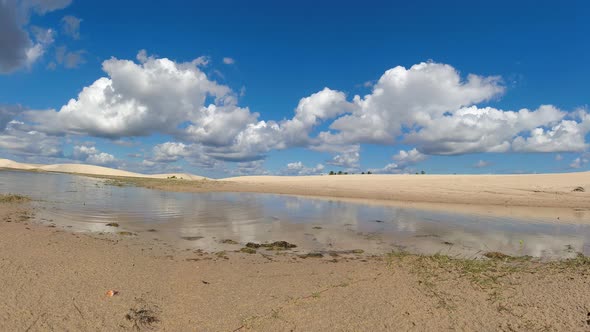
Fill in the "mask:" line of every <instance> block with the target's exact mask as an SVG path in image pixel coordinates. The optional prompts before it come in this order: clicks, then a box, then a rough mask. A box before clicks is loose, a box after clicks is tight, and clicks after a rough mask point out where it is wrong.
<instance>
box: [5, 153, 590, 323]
mask: <svg viewBox="0 0 590 332" xmlns="http://www.w3.org/2000/svg"><path fill="white" fill-rule="evenodd" d="M0 166H2V167H4V168H11V169H21V170H27V171H36V172H39V171H41V172H67V173H79V174H87V175H92V176H97V177H106V178H109V179H115V180H114V181H115V183H113V184H114V185H116V184H117V181H121V182H123V183H132V184H135V185H139V186H144V187H148V188H154V189H160V190H171V191H189V192H192V191H194V192H203V191H236V192H240V191H247V192H268V193H281V194H296V195H313V196H325V197H337V198H343V199H344V198H361V199H366V200H372V201H373V200H376V199H378V200H384V201H392V202H393V201H401V202H407V203H416V204H421V203H424V204H435V203H436V204H441V205H442V206H452V205H451V204H449V203H460V204H463V205H465V206H471V207H474V208H477V207H478V206H480V205H482V204H483V203H485V204H486V206H494V205H496V206H498V207H499V206H514V207H517V206H519V207H523V208H527V209H530V210H534V209H535V207H541V206H544V207H545V208H551V207H554V208H556V209H565V208H569V210H572V209H571V208H575V209H587V208H590V199H588V198H589V197H588V192H586V191H581V190H580V191H575V190H574V189H575V188H578V187H582V188H590V173H588V172H586V173H571V174H541V175H494V176H492V175H489V176H484V175H481V176H480V175H341V176H313V177H240V178H230V179H223V180H211V179H204V178H199V177H195V178H192V179H188V175H184V176H187V178H186V179H182V180H181V179H174V180H173V179H168V177H169V176H171V175H168V176H164V175H159V176H144V175H141V174H139V175H136V174H131V175H130V174H127V173H119V172H122V171H118V170H113V171H109V169H106V168H96V167H94V166H84V165H81V166H80V167H77V166H75V165H67V166H43V165H32V167H30V168H26V167H24V166H22V164H21V165H19V164H15V163H8V162H6V161H4V162H3V163H2V164H0ZM181 176H182V175H180V174H178V175H177V178H178V177H181ZM2 197H3V200H0V266H1V268H2V271H3V273H2V274H0V285H1V286H0V290H1V291H2V294H3V296H2V298H1V300H0V313H1V314H0V330H3V331H46V330H84V331H104V330H110V331H125V330H135V331H138V330H139V331H151V330H153V331H322V330H324V331H325V330H339V331H359V330H364V331H367V330H372V331H391V330H404V331H405V330H410V331H412V330H414V331H425V330H431V331H432V330H443V329H452V330H468V331H476V330H477V331H482V330H484V331H487V330H500V331H532V330H547V331H587V330H588V328H590V291H589V290H588V284H589V282H590V263H589V262H590V261H589V260H588V258H586V257H583V256H578V257H577V258H574V259H568V260H563V261H555V262H541V261H538V260H536V259H532V258H528V257H506V256H503V255H500V254H495V253H490V254H489V258H483V259H466V258H456V257H448V256H445V255H439V254H437V255H431V256H421V255H414V254H409V253H405V252H401V251H396V252H391V253H383V254H380V255H368V254H364V253H345V254H334V255H323V257H305V256H301V255H296V254H294V253H290V252H289V250H281V251H267V250H265V249H263V248H260V249H258V250H255V253H247V252H241V251H239V250H237V252H234V251H223V252H202V251H200V250H186V249H185V250H183V249H179V248H176V247H174V246H171V245H170V244H166V243H164V242H160V241H156V240H152V239H150V236H149V233H146V234H142V236H128V234H125V232H122V233H121V234H117V233H109V234H106V233H105V234H102V233H75V232H71V231H68V230H67V229H64V228H60V227H55V226H54V225H52V224H47V223H37V222H34V221H33V220H34V219H32V217H33V216H34V215H35V213H36V211H35V208H33V207H32V205H31V204H30V203H28V202H27V201H26V200H24V201H19V200H12V199H6V197H7V196H2ZM380 202H383V201H380ZM572 211H576V210H572ZM490 213H493V212H490ZM276 240H277V241H280V240H282V239H276ZM240 245H241V246H244V245H245V244H244V243H241V244H240ZM247 251H250V250H247ZM109 290H112V291H114V293H115V295H114V296H108V295H107V292H108V291H109Z"/></svg>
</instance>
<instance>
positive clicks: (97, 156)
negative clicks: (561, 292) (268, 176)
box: [0, 0, 590, 177]
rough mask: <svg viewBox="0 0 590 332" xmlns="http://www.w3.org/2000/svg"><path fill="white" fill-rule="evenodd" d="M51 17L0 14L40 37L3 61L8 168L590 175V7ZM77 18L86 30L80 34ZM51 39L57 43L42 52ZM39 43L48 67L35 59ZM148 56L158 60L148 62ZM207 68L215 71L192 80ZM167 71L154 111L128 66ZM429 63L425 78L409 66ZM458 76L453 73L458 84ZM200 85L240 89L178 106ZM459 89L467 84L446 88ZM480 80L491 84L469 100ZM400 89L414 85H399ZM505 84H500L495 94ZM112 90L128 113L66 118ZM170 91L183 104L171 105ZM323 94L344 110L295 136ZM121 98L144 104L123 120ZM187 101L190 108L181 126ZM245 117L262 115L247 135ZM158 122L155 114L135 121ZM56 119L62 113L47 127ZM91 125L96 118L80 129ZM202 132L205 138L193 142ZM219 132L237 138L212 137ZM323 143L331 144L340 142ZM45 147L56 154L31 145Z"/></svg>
mask: <svg viewBox="0 0 590 332" xmlns="http://www.w3.org/2000/svg"><path fill="white" fill-rule="evenodd" d="M42 3H43V5H42V6H40V7H30V6H28V7H27V5H26V4H25V3H23V2H20V1H5V3H4V5H2V6H3V7H0V9H1V10H3V11H4V14H2V15H8V16H12V17H13V18H14V21H15V22H14V24H13V27H16V28H14V29H12V30H15V31H16V32H14V33H15V34H18V33H19V32H22V33H21V34H20V36H21V37H22V35H23V33H24V34H25V35H26V36H27V38H25V39H23V40H24V42H23V43H21V44H19V45H17V44H13V45H9V44H6V45H4V44H3V45H1V46H2V47H3V48H6V49H7V50H14V51H15V52H14V53H15V54H17V53H18V51H20V52H21V53H20V54H21V55H22V54H25V55H26V54H29V55H28V56H25V57H24V58H23V56H21V58H20V60H18V61H16V60H14V59H12V62H10V61H9V60H10V59H8V56H5V55H3V54H2V52H0V61H5V63H6V64H5V65H4V67H1V66H2V64H1V63H0V105H2V107H3V108H4V109H5V110H4V111H3V112H4V113H0V119H2V118H1V116H2V114H5V116H4V118H5V120H4V122H6V123H7V124H6V125H3V122H2V121H0V157H5V158H11V159H17V160H21V161H41V162H85V163H95V164H101V165H105V166H110V167H121V168H126V169H131V170H136V171H143V172H160V171H167V170H180V169H182V170H184V171H189V172H194V173H200V174H204V175H208V176H216V177H222V176H227V175H231V174H249V173H255V174H261V173H265V172H270V173H272V174H313V173H322V172H327V171H329V170H335V171H338V170H349V171H352V172H360V171H366V170H368V169H372V170H374V171H381V172H394V173H397V172H414V171H416V170H425V171H427V172H428V173H513V172H527V173H528V172H561V171H572V170H578V171H579V170H588V169H589V166H588V159H590V156H589V155H588V152H587V151H588V146H587V144H588V143H587V142H588V141H589V136H588V133H589V131H590V117H589V116H588V111H587V105H588V97H589V96H590V94H589V93H588V85H587V78H588V77H590V65H589V64H588V61H587V54H588V51H589V50H590V43H589V37H588V36H589V35H590V23H589V20H588V19H587V18H588V17H590V4H588V3H587V2H584V1H565V2H561V3H557V2H554V1H494V2H486V3H479V2H473V1H451V2H446V3H442V2H439V1H421V2H413V3H410V2H395V1H365V2H362V3H356V4H347V3H342V2H336V1H324V2H321V3H317V2H311V1H298V2H290V3H281V4H280V5H278V4H277V3H276V2H274V1H250V2H242V1H225V2H223V3H217V4H212V3H211V4H210V3H207V4H205V3H195V2H192V1H168V2H166V3H165V5H163V4H161V3H159V4H158V3H154V2H145V1H142V2H139V1H116V2H115V1H101V2H100V3H96V2H88V1H86V2H82V1H76V0H74V1H72V2H71V3H70V1H67V0H53V1H46V2H43V1H42ZM43 6H45V7H43ZM13 9H14V10H13ZM19 13H21V14H19ZM23 13H24V14H23ZM17 16H18V17H17ZM3 17H5V16H3ZM64 17H73V18H74V19H79V20H80V21H79V25H78V24H76V23H75V22H76V20H73V21H74V23H71V22H72V20H69V19H66V20H64ZM48 29H51V30H50V32H49V33H48V34H49V35H51V38H49V39H51V40H50V41H48V40H47V38H46V39H43V38H41V37H39V35H40V33H39V31H47V30H48ZM12 30H11V31H12ZM5 31H9V30H8V29H6V30H5ZM0 34H1V33H0ZM7 34H8V33H7ZM46 35H47V33H46ZM2 43H5V42H2ZM36 45H39V47H38V49H42V50H43V52H42V54H41V55H39V56H38V57H32V56H30V54H31V51H30V50H31V49H32V48H33V47H34V46H36ZM19 48H20V49H19ZM140 50H145V51H146V54H147V56H148V57H151V58H149V59H151V60H146V61H144V62H142V61H140V60H138V59H137V55H138V52H139V51H140ZM27 52H28V53H27ZM3 56H4V57H6V59H4V60H2V57H3ZM201 56H204V57H207V58H208V63H207V65H194V66H192V65H188V64H186V63H187V62H190V61H192V60H193V59H196V58H199V57H201ZM15 57H16V56H15ZM111 58H114V59H112V60H109V59H111ZM163 58H167V59H169V60H170V61H171V62H172V63H173V64H174V65H176V66H178V67H177V71H180V72H182V71H185V72H184V73H178V75H180V76H177V77H173V78H170V77H168V78H169V79H170V80H169V81H166V82H169V83H170V85H169V86H164V85H163V84H164V83H162V84H161V85H158V84H159V83H158V82H160V83H161V82H164V81H165V79H163V78H161V77H158V76H157V75H160V74H161V71H158V70H155V71H150V75H155V76H151V77H153V79H154V82H155V83H153V84H154V87H155V89H157V90H158V91H159V92H161V93H162V94H161V95H160V94H158V95H155V94H154V95H153V98H151V97H146V96H145V95H144V94H143V92H142V91H143V90H141V89H140V88H137V87H138V86H140V84H141V83H142V82H134V83H133V84H132V83H129V82H126V81H125V80H126V78H125V77H127V76H125V75H129V72H127V71H124V70H123V65H124V63H123V62H122V60H130V61H133V62H134V65H135V66H137V67H138V68H139V70H146V72H147V70H148V69H146V68H147V66H148V65H149V64H150V63H152V62H151V61H153V66H158V65H161V62H158V61H159V60H158V59H163ZM224 58H225V61H224ZM19 61H20V62H19ZM105 61H113V62H112V63H111V65H112V67H113V68H114V69H112V71H111V72H110V73H107V72H105V71H104V70H103V62H105ZM116 61H121V62H116ZM115 62H116V63H115ZM422 62H425V63H426V64H429V65H430V66H427V67H428V68H429V69H428V70H426V71H423V70H422V69H420V68H414V67H412V66H414V65H416V64H419V63H422ZM183 63H184V64H183ZM443 64H446V65H448V66H452V69H454V70H451V73H450V74H449V72H448V71H447V70H446V69H445V68H446V67H445V66H443ZM191 66H192V67H191ZM397 66H402V67H404V68H405V72H404V73H399V74H396V75H401V76H395V77H388V79H390V81H387V82H386V79H384V78H382V80H381V81H380V82H381V83H378V80H379V79H380V78H381V77H382V75H384V73H385V72H386V71H388V70H389V69H392V68H395V67H397ZM150 68H151V67H150ZM412 68H414V69H412ZM190 73H192V74H194V73H204V74H206V80H207V81H208V82H214V83H216V85H217V86H218V87H219V86H222V87H223V88H224V89H226V91H225V92H223V93H219V92H212V90H211V89H209V88H203V87H202V86H196V85H191V83H190V82H186V84H188V85H187V86H190V88H187V89H188V90H187V91H186V93H184V92H183V93H182V94H181V93H180V92H178V90H181V89H182V88H179V87H178V85H176V83H175V82H180V81H181V80H182V77H186V76H182V75H188V74H190ZM453 73H454V75H458V77H460V79H461V81H459V82H454V83H452V85H450V86H449V85H448V84H446V83H448V82H449V80H451V81H452V80H453V77H454V76H452V75H453ZM468 74H475V75H479V76H480V77H481V78H482V79H483V80H484V81H485V82H484V83H481V84H479V85H478V86H477V87H472V86H470V85H469V78H468V76H467V75H468ZM448 75H451V76H450V78H449V76H448ZM402 76H403V77H404V78H407V81H404V82H417V83H415V84H413V83H412V84H410V83H407V84H408V85H407V86H406V85H399V84H398V83H399V82H400V81H399V80H400V79H401V78H400V77H402ZM492 76H493V77H497V76H499V78H494V79H489V80H487V81H486V79H485V78H489V77H492ZM101 77H107V78H109V79H111V80H112V83H113V86H115V88H114V90H113V91H112V95H117V96H119V97H118V98H119V99H117V98H115V97H112V96H111V95H109V94H108V93H105V92H104V91H102V92H101V93H103V95H104V96H106V98H107V99H108V98H111V97H112V98H113V99H112V100H107V101H105V102H104V103H97V104H92V102H84V103H83V102H79V103H78V104H77V105H76V107H75V108H73V111H72V112H70V114H67V116H66V115H59V114H57V113H61V112H63V111H64V110H63V109H62V106H64V105H66V104H67V103H68V101H69V100H70V99H76V100H78V101H80V100H82V99H84V98H83V96H82V95H79V94H80V93H81V92H82V91H83V89H84V88H85V87H90V86H93V84H94V83H95V81H97V80H98V79H99V78H101ZM138 77H139V76H138ZM384 77H385V76H384ZM117 80H120V81H117ZM138 80H140V79H139V78H138ZM123 81H125V84H127V85H125V84H123V83H119V82H123ZM492 81H493V82H492ZM388 82H389V83H388ZM393 82H398V83H393ZM143 83H145V81H143ZM146 84H147V83H146ZM178 84H182V83H178ZM195 84H196V83H195ZM380 84H382V85H380ZM396 84H397V85H396ZM404 84H406V83H404ZM168 87H169V88H170V89H173V90H175V92H173V93H165V92H166V91H168V90H167V88H168ZM326 87H327V88H329V89H331V90H330V91H334V92H341V93H343V94H344V95H345V96H346V97H345V100H341V99H339V98H338V97H336V96H335V95H333V94H331V95H330V96H328V95H327V94H326V95H325V96H318V98H317V99H313V100H310V102H309V105H310V106H309V107H308V108H305V109H303V108H302V109H301V111H300V113H301V114H302V115H301V118H299V120H301V119H303V118H304V117H305V116H310V114H314V115H315V116H316V118H315V119H316V120H317V121H312V122H313V123H308V122H305V124H301V123H299V124H298V125H299V127H296V128H298V129H293V132H291V131H289V130H290V129H289V128H290V127H289V125H290V124H285V123H284V122H285V121H289V120H292V122H293V121H294V120H293V119H294V116H295V114H296V113H295V109H296V108H297V107H298V104H299V103H300V100H301V99H302V98H306V97H310V96H312V95H313V94H315V93H317V92H320V91H322V90H323V89H324V88H326ZM191 89H192V90H191ZM475 90H477V92H474V91H475ZM492 90H493V91H492ZM105 91H106V90H105ZM171 91H172V90H171ZM216 91H217V90H216ZM227 91H230V92H227ZM159 92H158V93H159ZM215 93H217V94H218V95H217V96H218V97H219V95H220V94H223V95H224V96H225V97H227V96H230V95H231V96H233V98H235V100H236V101H235V102H234V103H233V104H232V105H231V106H232V107H233V108H231V107H229V108H231V109H229V108H228V109H223V110H220V109H221V108H223V107H220V106H222V105H224V104H223V103H227V102H225V101H224V102H220V101H219V100H221V99H223V98H221V97H220V98H218V100H215V98H214V97H212V94H215ZM355 95H359V98H360V101H359V102H354V101H353V98H354V96H355ZM383 95H385V97H383V98H381V99H379V96H383ZM475 95H477V96H475ZM194 96H203V98H205V99H204V100H203V101H201V99H199V98H196V99H198V100H194V98H193V97H194ZM225 97H224V98H225ZM320 97H322V98H320ZM121 100H123V101H125V100H126V101H129V100H132V101H135V103H136V104H135V105H134V106H130V105H129V104H125V105H123V106H121V105H119V106H121V107H115V106H113V105H115V104H116V103H119V102H120V103H122V101H121ZM377 100H378V101H377ZM400 100H401V101H400ZM187 102H188V103H189V104H190V105H189V106H188V107H189V109H190V110H189V111H187V112H183V113H181V114H180V113H177V112H178V109H179V108H183V107H185V106H186V105H187ZM210 103H213V104H217V107H218V109H217V111H215V112H217V113H215V114H209V115H208V116H209V117H204V116H203V115H202V114H203V109H202V107H206V106H207V105H209V104H210ZM15 105H21V106H22V107H17V108H18V109H17V110H15V109H14V108H15V107H16V106H15ZM162 105H165V106H162ZM327 105H331V106H327ZM541 105H552V106H553V107H554V110H553V111H552V113H551V114H544V115H543V114H541V113H540V112H538V111H535V110H537V109H538V108H539V107H540V106H541ZM225 106H227V105H225ZM486 106H490V107H493V108H494V109H495V110H496V111H497V113H494V114H493V115H490V116H489V117H484V118H481V117H479V118H478V117H477V114H476V115H474V116H475V117H476V118H475V119H476V120H474V118H473V117H469V116H465V115H464V114H462V113H461V112H460V109H464V108H467V107H476V108H477V111H476V113H477V112H482V110H483V109H484V108H485V107H486ZM123 107H127V108H125V109H123ZM142 107H143V108H142ZM238 107H241V108H246V107H247V108H248V112H249V113H248V116H249V118H248V120H246V119H244V118H242V117H240V116H239V115H238V111H236V108H238ZM523 108H526V109H529V110H531V111H535V112H533V113H534V114H532V115H530V118H534V119H535V120H534V121H533V120H531V119H529V117H522V118H519V117H515V116H513V115H514V114H512V115H509V113H507V112H509V111H519V110H520V109H523ZM145 109H148V111H147V112H148V113H150V115H149V116H148V115H145V117H144V118H142V119H140V120H137V121H136V122H134V121H135V120H134V118H133V116H135V117H139V116H143V115H141V114H143V113H142V110H145ZM45 110H52V111H50V112H46V113H48V114H44V116H40V115H38V114H41V113H43V112H44V111H45ZM168 112H170V113H169V114H168ZM234 112H235V113H234ZM254 113H258V117H257V118H256V117H255V114H254ZM460 113H461V114H460ZM84 114H86V115H88V116H91V117H92V118H93V119H95V120H93V121H90V123H88V122H84V121H82V120H80V119H81V118H82V117H84V116H86V115H84ZM129 114H135V115H131V116H130V115H129ZM137 114H140V115H137ZM318 114H321V115H318ZM45 115H46V116H45ZM224 115H227V116H224ZM162 118H166V119H162ZM343 118H345V119H343ZM499 118H502V120H498V119H499ZM109 119H111V120H112V119H117V121H119V122H116V121H115V122H113V121H114V120H113V121H110V120H109ZM236 119H239V120H236ZM367 119H372V120H371V121H369V120H367ZM9 121H13V122H9ZM158 121H160V122H158ZM260 121H264V124H268V123H269V122H273V123H274V122H276V124H277V128H275V129H276V130H275V131H276V132H275V131H273V132H272V133H267V132H266V131H263V130H261V129H253V128H254V127H256V126H258V127H257V128H259V127H260V126H261V123H260ZM301 121H303V120H301ZM470 121H475V122H476V123H477V124H478V125H476V124H473V123H471V122H470ZM344 122H346V125H345V124H342V125H341V123H344ZM119 125H121V127H117V128H116V129H114V127H116V126H119ZM191 125H192V127H193V129H194V131H191V132H190V133H189V132H188V130H187V131H186V132H185V131H184V130H185V129H186V128H187V126H191ZM372 125H374V127H371V126H372ZM109 126H111V127H109ZM211 126H220V127H221V128H222V129H221V130H220V131H219V133H217V132H210V127H211ZM453 126H456V127H453ZM3 127H5V128H3ZM508 127H511V128H512V127H513V128H512V129H510V130H507V129H506V128H508ZM164 128H165V129H164ZM445 128H448V133H446V134H445V130H446V129H445ZM505 129H506V131H505ZM537 129H541V130H542V133H539V132H538V130H537ZM504 131H505V132H504ZM31 132H34V133H36V134H35V135H31V134H30V133H31ZM204 132H206V134H204ZM27 133H28V134H27ZM293 133H296V134H293ZM321 133H329V134H330V138H329V140H325V139H324V138H323V137H324V136H323V135H322V134H321ZM293 135H295V136H297V137H295V138H294V136H293ZM33 136H34V137H35V138H34V140H35V141H33V142H31V141H28V140H30V138H31V137H33ZM533 138H534V140H533ZM523 140H524V141H525V143H523V144H521V143H522V142H519V141H523ZM39 141H43V142H44V144H42V145H43V147H41V148H38V147H37V146H34V145H35V144H37V145H38V143H39ZM121 141H123V142H124V144H121ZM2 142H4V143H2ZM166 142H168V143H171V144H169V145H166V146H164V145H162V144H164V143H166ZM271 143H272V144H271ZM413 149H416V151H415V153H413V154H412V153H410V154H409V155H408V154H407V153H406V154H404V153H401V154H400V151H402V152H406V151H408V152H410V151H412V150H413ZM289 164H290V165H289ZM318 164H321V166H323V167H318V166H319V165H318ZM288 165H289V166H288ZM386 165H389V166H390V167H389V168H388V167H386Z"/></svg>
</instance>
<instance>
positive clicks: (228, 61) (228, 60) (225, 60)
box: [223, 57, 236, 65]
mask: <svg viewBox="0 0 590 332" xmlns="http://www.w3.org/2000/svg"><path fill="white" fill-rule="evenodd" d="M223 63H225V64H226V65H233V64H234V63H236V60H235V59H234V58H230V57H225V58H223Z"/></svg>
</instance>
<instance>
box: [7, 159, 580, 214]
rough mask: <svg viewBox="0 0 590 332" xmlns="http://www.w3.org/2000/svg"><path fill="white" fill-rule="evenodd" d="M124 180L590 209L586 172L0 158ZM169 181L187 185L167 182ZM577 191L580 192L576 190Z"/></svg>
mask: <svg viewBox="0 0 590 332" xmlns="http://www.w3.org/2000/svg"><path fill="white" fill-rule="evenodd" d="M2 167H4V168H14V169H22V170H40V171H48V172H64V173H78V174H88V175H94V176H103V177H105V176H106V177H119V178H122V179H129V180H130V181H133V182H134V183H135V184H137V185H142V186H146V187H150V188H154V189H162V190H171V191H188V192H203V191H225V192H228V191H231V192H263V193H277V194H291V195H312V196H327V197H338V198H361V199H371V200H375V199H378V200H388V201H396V202H419V203H442V204H469V205H483V204H485V205H501V206H528V207H555V208H581V209H588V208H590V172H578V173H559V174H526V175H409V174H404V175H377V174H371V175H366V174H365V175H360V174H356V175H332V176H330V175H323V176H243V177H234V178H227V179H221V180H211V179H207V178H204V177H201V176H197V175H192V174H159V175H146V174H139V173H131V172H126V171H121V170H116V169H111V168H106V167H99V166H91V165H82V164H58V165H45V166H43V165H29V164H19V163H16V162H14V161H11V160H7V159H0V168H2ZM172 176H176V178H183V179H184V180H187V181H172V180H166V179H167V178H170V177H172ZM578 187H581V188H583V189H584V190H585V192H581V191H575V189H576V188H578Z"/></svg>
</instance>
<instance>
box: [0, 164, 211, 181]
mask: <svg viewBox="0 0 590 332" xmlns="http://www.w3.org/2000/svg"><path fill="white" fill-rule="evenodd" d="M0 168H11V169H20V170H40V171H46V172H59V173H76V174H91V175H104V176H126V177H135V178H153V179H167V178H170V177H173V176H174V177H176V178H178V179H180V178H182V179H186V180H202V179H206V178H205V177H203V176H198V175H193V174H187V173H170V174H141V173H134V172H128V171H123V170H120V169H114V168H108V167H102V166H94V165H85V164H55V165H35V164H23V163H19V162H16V161H12V160H9V159H0Z"/></svg>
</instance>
